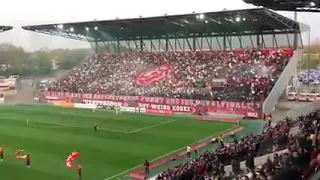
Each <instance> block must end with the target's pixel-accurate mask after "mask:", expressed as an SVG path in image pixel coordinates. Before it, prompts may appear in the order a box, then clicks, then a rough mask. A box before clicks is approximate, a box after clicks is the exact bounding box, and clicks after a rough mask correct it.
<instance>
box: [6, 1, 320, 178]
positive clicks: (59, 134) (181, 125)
mask: <svg viewBox="0 0 320 180" xmlns="http://www.w3.org/2000/svg"><path fill="white" fill-rule="evenodd" d="M248 3H258V4H260V5H261V3H262V2H253V1H252V2H251V1H250V2H248ZM314 5H315V6H316V5H318V4H314ZM263 6H267V7H268V8H272V7H269V6H272V5H270V4H266V5H263ZM272 9H276V8H272ZM281 10H283V8H282V9H281ZM290 10H291V9H290ZM22 28H23V29H24V30H26V31H31V32H34V33H41V34H47V35H52V36H60V37H64V38H69V39H74V40H79V41H85V42H88V43H90V45H91V47H92V49H93V50H94V54H93V55H91V56H90V57H87V58H86V59H84V60H83V61H81V62H80V63H79V64H77V65H75V66H74V67H73V68H72V69H71V70H69V71H67V72H66V73H64V74H62V75H59V76H56V77H54V78H52V79H50V80H42V79H41V80H35V79H33V80H32V82H31V81H29V80H26V79H24V78H23V77H20V76H19V74H17V75H15V74H11V75H9V76H8V77H5V76H1V78H0V88H1V97H0V103H1V106H0V114H1V115H0V160H1V161H0V176H1V178H2V177H4V179H5V180H6V179H8V180H13V179H26V180H29V179H34V180H44V179H46V180H70V179H80V180H82V179H83V180H113V179H136V180H144V179H147V180H176V179H179V180H198V179H199V180H200V179H201V180H202V179H204V180H209V179H219V180H220V179H253V180H255V179H258V180H264V179H295V178H297V179H302V178H303V179H314V178H316V179H317V177H320V174H319V173H318V172H317V169H318V167H319V166H320V154H318V153H319V150H320V149H319V143H320V136H319V134H318V130H320V113H319V111H320V99H319V97H320V96H318V95H317V94H316V93H314V95H311V94H307V95H306V94H305V93H304V95H305V100H300V99H299V97H298V96H299V93H296V94H295V96H297V98H294V99H290V97H291V96H292V94H293V92H289V91H288V89H289V88H288V87H290V88H293V87H295V86H297V83H295V81H297V82H298V81H302V80H300V79H299V78H298V70H297V67H298V64H299V62H300V61H301V58H302V57H303V52H304V51H303V50H304V48H305V45H304V42H303V37H302V35H301V34H302V33H304V32H305V31H308V26H307V25H305V24H303V23H300V22H298V21H296V20H292V19H290V18H288V17H286V16H283V15H281V14H279V13H277V12H275V11H273V10H270V9H266V8H254V9H241V10H232V11H231V10H224V11H218V12H206V13H192V14H182V15H165V16H159V17H147V18H142V17H140V18H132V19H115V20H106V21H88V22H73V23H61V24H41V25H28V26H23V27H22ZM11 29H12V27H9V26H0V32H3V31H7V30H11ZM0 55H1V52H0ZM0 59H1V57H0ZM39 61H40V60H39ZM52 63H53V64H52V69H54V70H57V69H59V65H60V64H59V62H58V60H56V59H54V60H52ZM308 72H309V71H308ZM311 72H313V71H311ZM305 74H306V75H305ZM305 74H304V76H308V78H307V80H303V82H304V84H308V83H310V82H309V75H307V73H305ZM299 77H300V75H299ZM30 82H31V83H30ZM302 94H303V93H302ZM287 100H290V102H288V101H287Z"/></svg>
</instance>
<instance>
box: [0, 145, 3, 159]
mask: <svg viewBox="0 0 320 180" xmlns="http://www.w3.org/2000/svg"><path fill="white" fill-rule="evenodd" d="M0 161H3V148H2V147H0Z"/></svg>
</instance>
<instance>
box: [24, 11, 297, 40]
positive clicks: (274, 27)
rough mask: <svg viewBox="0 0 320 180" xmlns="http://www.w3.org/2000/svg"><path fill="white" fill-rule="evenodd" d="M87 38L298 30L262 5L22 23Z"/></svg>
mask: <svg viewBox="0 0 320 180" xmlns="http://www.w3.org/2000/svg"><path fill="white" fill-rule="evenodd" d="M22 28H23V29H25V30H29V31H34V32H38V33H44V34H50V35H56V36H61V37H65V38H71V39H76V40H83V41H89V42H94V41H97V42H102V41H116V40H119V41H130V40H141V39H162V38H163V39H165V38H168V39H174V38H193V37H210V36H237V35H241V36H244V35H255V34H280V33H282V34H284V33H299V32H300V27H299V23H298V22H296V21H293V20H291V19H289V18H287V17H285V16H282V15H280V14H277V13H276V12H273V11H271V10H268V9H265V8H256V9H244V10H234V11H227V10H225V11H219V12H207V13H192V14H184V15H170V16H169V15H165V16H161V17H150V18H142V17H140V18H135V19H116V20H107V21H90V22H77V23H62V24H44V25H31V26H23V27H22Z"/></svg>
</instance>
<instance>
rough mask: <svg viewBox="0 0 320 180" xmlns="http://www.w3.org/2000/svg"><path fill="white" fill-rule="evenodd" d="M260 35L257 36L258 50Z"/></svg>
mask: <svg viewBox="0 0 320 180" xmlns="http://www.w3.org/2000/svg"><path fill="white" fill-rule="evenodd" d="M260 45H261V44H260V35H259V34H257V48H258V49H260Z"/></svg>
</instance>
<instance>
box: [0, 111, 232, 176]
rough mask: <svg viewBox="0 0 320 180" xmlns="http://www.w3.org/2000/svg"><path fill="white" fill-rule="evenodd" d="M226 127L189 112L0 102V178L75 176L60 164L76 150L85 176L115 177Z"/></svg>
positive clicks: (78, 162)
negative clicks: (26, 158) (0, 155)
mask: <svg viewBox="0 0 320 180" xmlns="http://www.w3.org/2000/svg"><path fill="white" fill-rule="evenodd" d="M94 122H97V123H98V125H99V130H98V132H97V133H94V131H93V128H92V126H93V123H94ZM230 128H232V125H230V124H225V123H217V122H206V121H197V120H195V119H194V118H192V117H181V116H156V115H147V114H130V113H121V114H119V115H116V114H115V112H110V111H96V112H92V111H90V110H79V109H64V108H58V107H53V106H31V105H16V106H0V146H2V147H3V148H4V151H5V160H4V161H3V162H1V163H0V176H1V179H2V180H18V179H19V180H21V179H23V180H31V179H32V180H71V179H76V178H77V174H76V172H75V170H74V169H69V168H67V167H66V166H65V159H66V157H67V156H68V155H69V154H70V153H71V152H72V151H73V150H78V151H79V152H80V153H81V156H80V157H79V158H78V159H77V160H76V164H81V165H82V166H83V179H84V180H105V179H108V178H110V177H114V176H115V175H117V174H119V173H121V174H120V175H119V176H115V177H114V178H115V179H118V178H122V177H123V176H125V175H127V174H128V172H127V170H128V169H132V168H133V167H136V166H137V165H139V164H142V163H143V162H144V160H145V159H148V160H152V159H155V158H157V157H160V156H163V155H165V154H168V153H170V152H172V151H175V150H177V149H179V148H182V147H184V146H186V145H189V144H192V143H195V142H196V141H199V140H201V139H204V138H206V137H209V136H211V135H214V134H218V133H222V132H224V131H226V130H227V129H230ZM18 149H23V150H25V152H29V153H30V154H31V163H32V167H31V168H26V167H25V166H24V162H23V161H22V160H18V159H17V158H16V157H15V156H14V153H15V152H16V150H18ZM124 171H126V172H125V173H122V172H124Z"/></svg>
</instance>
